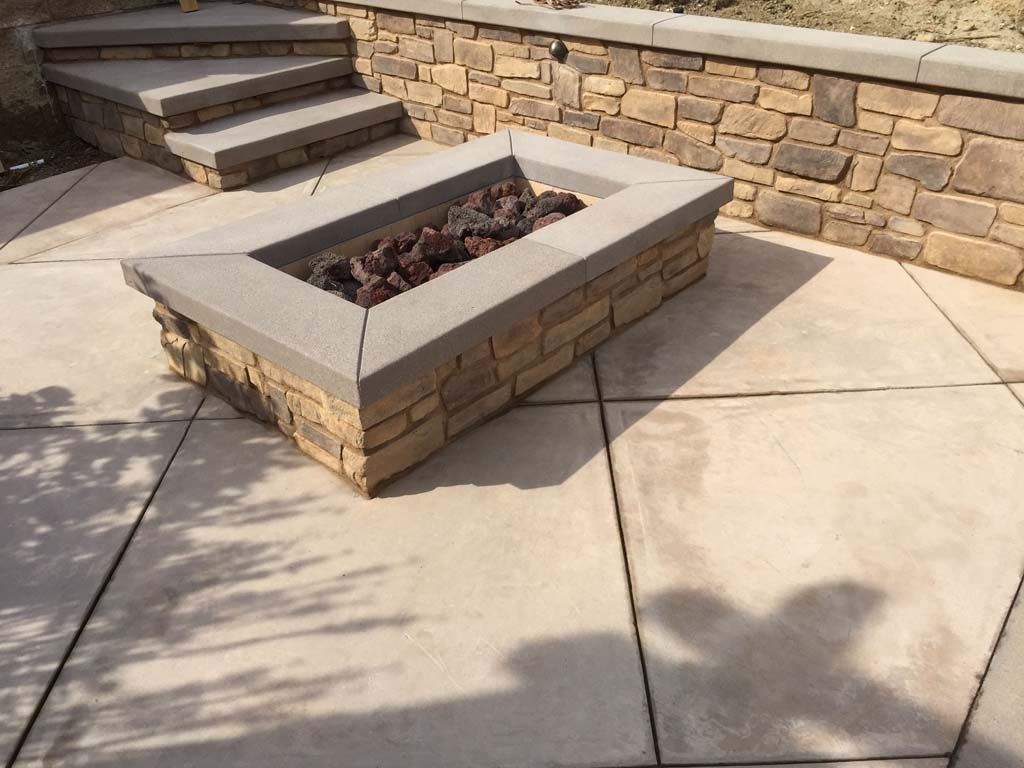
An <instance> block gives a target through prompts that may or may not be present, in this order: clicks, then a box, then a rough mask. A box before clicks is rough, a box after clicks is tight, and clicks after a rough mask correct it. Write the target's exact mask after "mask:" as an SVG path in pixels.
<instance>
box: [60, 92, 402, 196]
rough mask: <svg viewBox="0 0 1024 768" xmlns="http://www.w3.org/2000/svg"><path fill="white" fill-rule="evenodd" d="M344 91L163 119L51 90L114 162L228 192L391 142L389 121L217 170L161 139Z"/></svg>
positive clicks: (255, 100) (258, 100) (271, 97)
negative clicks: (123, 159)
mask: <svg viewBox="0 0 1024 768" xmlns="http://www.w3.org/2000/svg"><path fill="white" fill-rule="evenodd" d="M348 86H349V80H348V78H347V77H340V78H335V79H332V80H326V81H322V82H319V83H311V84H309V85H303V86H299V87H297V88H289V89H285V90H280V91H275V92H273V93H268V94H264V95H262V96H254V97H251V98H247V99H242V100H240V101H235V102H231V103H227V104H217V105H215V106H212V107H207V108H205V109H200V110H197V111H194V112H185V113H182V114H178V115H170V116H168V117H159V116H157V115H152V114H149V113H147V112H143V111H141V110H138V109H135V108H134V107H128V106H125V105H123V104H117V103H116V102H113V101H109V100H106V99H102V98H99V97H97V96H91V95H89V94H87V93H81V92H79V91H76V90H74V89H72V88H65V87H64V86H60V85H58V86H54V88H55V89H56V92H57V101H58V103H59V104H60V107H61V110H62V111H63V112H64V114H65V116H66V117H67V119H68V121H69V123H70V125H71V129H72V130H73V131H74V132H75V134H76V135H78V136H79V137H80V138H81V139H82V140H83V141H86V142H88V143H90V144H93V145H95V146H97V147H99V148H100V149H101V150H103V151H104V152H106V153H107V154H109V155H113V156H115V157H120V156H122V155H128V156H130V157H134V158H136V159H138V160H146V161H147V162H150V163H155V164H156V165H159V166H160V167H162V168H166V169H167V170H169V171H173V172H175V173H186V174H188V176H190V177H191V178H192V179H194V180H195V181H198V182H199V183H200V184H208V185H210V186H211V187H213V188H214V189H232V188H234V187H240V186H243V185H245V184H248V183H249V182H251V181H255V180H256V179H259V178H263V177H264V176H269V175H270V174H273V173H277V172H279V171H283V170H285V169H287V168H292V167H294V166H297V165H302V164H303V163H306V162H309V161H310V160H314V159H317V158H322V157H330V156H332V155H336V154H338V153H339V152H342V151H344V150H346V149H350V148H352V147H355V146H358V145H360V144H365V143H367V142H369V141H375V140H377V139H381V138H384V137H385V136H390V135H392V134H394V133H395V132H396V131H397V130H398V126H397V124H396V123H395V122H394V121H392V122H387V123H381V124H379V125H375V126H373V127H371V128H363V129H360V130H357V131H352V132H351V133H346V134H342V135H341V136H335V137H332V138H330V139H326V140H324V141H318V142H315V143H312V144H307V145H306V146H302V147H295V148H294V149H289V150H287V151H285V152H280V153H278V154H276V155H272V156H270V157H265V158H259V159H257V160H252V161H250V162H248V163H244V164H242V165H239V166H233V167H231V168H221V169H214V168H210V167H208V166H205V165H202V164H200V163H195V162H192V161H191V160H185V159H183V158H180V157H178V156H177V155H174V154H172V153H171V152H170V151H169V150H168V149H167V144H166V142H165V141H164V134H165V133H167V132H168V131H174V130H181V129H183V128H188V127H190V126H194V125H198V124H200V123H204V122H206V121H208V120H216V119H217V118H219V117H226V116H227V115H231V114H235V113H236V112H244V111H247V110H250V109H257V108H259V107H266V106H270V105H271V104H277V103H280V102H282V101H288V100H290V99H296V98H301V97H303V96H309V95H311V94H314V93H321V92H324V91H326V90H328V89H335V88H346V87H348Z"/></svg>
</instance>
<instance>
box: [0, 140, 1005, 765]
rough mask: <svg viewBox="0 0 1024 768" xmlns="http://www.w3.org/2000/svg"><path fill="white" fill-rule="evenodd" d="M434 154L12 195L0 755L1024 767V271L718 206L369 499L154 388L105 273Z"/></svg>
mask: <svg viewBox="0 0 1024 768" xmlns="http://www.w3.org/2000/svg"><path fill="white" fill-rule="evenodd" d="M437 149H438V147H437V146H436V145H432V144H429V143H427V142H420V141H417V140H414V139H410V138H408V137H396V138H394V139H390V140H388V141H387V142H386V143H381V144H378V145H374V146H370V147H363V148H360V150H358V152H356V153H350V154H347V155H344V156H342V157H339V158H335V159H333V160H331V161H322V162H320V163H315V164H310V165H308V166H304V167H301V168H297V169H293V170H292V171H290V172H288V173H287V174H284V175H282V176H280V177H277V178H276V179H270V180H267V181H265V182H261V183H260V184H258V185H254V186H252V187H249V188H248V189H246V190H242V191H237V192H228V193H216V194H211V193H210V190H209V189H207V188H206V187H199V186H198V185H195V184H192V183H191V182H187V181H185V180H184V179H182V178H179V177H177V176H174V175H172V174H169V173H164V172H162V171H159V170H156V169H154V168H152V167H150V166H145V165H143V164H141V163H137V162H135V161H132V160H127V159H120V160H115V161H109V162H106V163H102V164H100V165H98V166H96V167H94V168H92V169H86V170H83V171H76V172H73V173H72V174H67V175H65V176H64V177H56V178H54V179H48V180H46V181H44V182H40V183H39V186H36V185H32V186H29V187H25V188H21V189H17V190H14V191H11V192H6V193H3V194H0V212H2V213H3V216H2V217H0V220H2V221H3V224H2V225H0V243H3V242H4V239H5V238H7V239H8V240H9V241H8V242H7V243H6V245H3V246H2V247H0V264H2V266H0V306H3V307H4V309H5V313H4V318H5V319H4V321H3V322H2V323H0V372H2V373H0V542H2V544H0V551H2V553H3V559H2V560H0V577H2V579H0V757H2V759H4V760H6V761H9V765H13V766H17V768H22V767H23V766H25V767H27V766H32V768H42V767H43V766H46V767H47V768H70V767H71V766H102V767H103V768H114V766H118V767H120V766H129V765H130V766H161V767H162V766H171V765H173V766H184V765H189V766H201V767H203V768H206V767H207V766H210V767H211V768H212V766H239V768H241V766H245V767H246V768H251V766H264V765H266V766H275V767H277V766H292V765H296V766H297V765H302V766H337V765H345V766H347V767H351V768H363V767H364V766H365V767H366V768H370V767H374V768H376V767H377V766H382V767H384V766H386V767H391V766H394V767H396V768H397V766H410V765H415V766H428V767H429V766H437V767H438V768H441V767H443V768H499V767H501V768H505V767H507V766H517V767H518V766H522V767H524V768H525V767H527V766H591V767H593V768H613V767H615V766H654V765H665V766H680V765H685V766H690V767H691V768H699V767H703V766H725V765H743V766H747V768H756V766H758V765H773V766H779V765H797V764H804V765H808V764H813V765H816V766H829V767H830V768H940V767H942V766H947V765H949V764H952V765H955V766H962V767H963V768H1021V766H1024V744H1022V743H1021V741H1020V739H1019V728H1018V729H1017V730H1016V731H1015V730H1014V725H1015V724H1019V722H1020V721H1021V718H1024V705H1022V704H1021V702H1024V680H1022V679H1021V676H1020V669H1021V668H1022V667H1024V644H1022V643H1021V635H1022V618H1021V614H1020V611H1019V610H1018V611H1011V607H1012V606H1013V604H1014V601H1015V599H1017V595H1018V591H1019V587H1020V580H1021V574H1022V570H1024V505H1022V504H1021V501H1020V500H1021V499H1022V498H1024V375H1022V373H1024V331H1022V328H1024V294H1020V293H1014V292H1011V291H1008V290H1003V289H999V288H993V287H990V286H987V285H984V284H981V283H977V282H972V281H969V280H965V279H963V278H959V277H955V276H950V275H946V274H942V273H938V272H935V271H930V270H924V269H917V268H914V267H907V266H904V265H901V264H899V263H898V262H895V261H889V260H885V259H881V258H878V257H874V256H870V255H866V254H863V253H860V252H855V251H852V250H847V249H844V248H839V247H836V246H830V245H824V244H822V243H818V242H815V241H811V240H806V239H802V238H798V237H795V236H790V235H785V234H779V233H773V232H766V231H763V230H760V229H758V228H755V227H750V226H749V225H746V224H744V223H743V222H734V221H729V220H725V219H722V220H720V222H719V230H720V232H719V235H718V236H717V239H716V243H715V246H714V254H713V258H712V264H711V268H710V271H709V274H708V276H707V277H706V278H705V279H704V280H703V281H702V282H700V283H699V284H697V285H696V286H694V287H693V288H691V289H689V290H687V291H684V292H683V293H682V294H680V295H679V296H677V297H675V298H673V299H672V300H670V301H669V302H667V303H666V304H665V305H664V306H663V307H662V308H661V310H660V311H659V312H658V313H655V314H654V315H652V316H651V317H650V318H648V319H646V320H644V321H642V322H641V323H640V324H639V325H637V326H636V327H634V328H632V329H631V330H629V331H628V332H627V333H625V334H623V335H622V336H620V337H618V338H616V339H615V340H613V341H611V342H610V343H609V344H607V345H605V346H604V347H602V348H600V349H599V350H598V352H597V353H596V355H595V356H594V357H593V358H588V359H586V360H584V361H582V362H581V363H580V364H578V365H576V366H574V367H573V368H572V369H570V370H569V371H567V372H566V373H565V374H563V376H562V377H560V378H559V379H558V380H556V381H553V382H552V383H551V384H549V385H548V386H547V387H546V388H544V389H543V390H541V391H539V392H538V393H536V394H535V395H534V396H533V397H532V398H531V399H530V401H529V402H528V403H526V404H524V405H523V406H521V407H519V408H516V409H514V410H513V411H511V412H509V413H508V414H506V415H505V416H503V417H501V418H500V419H498V420H496V421H493V422H491V423H489V424H487V425H485V426H483V427H481V428H479V429H477V430H475V431H474V432H472V433H471V434H469V435H467V436H466V437H465V438H464V439H462V440H460V441H459V442H457V443H455V444H453V445H452V446H449V447H448V448H446V449H445V450H444V451H442V452H441V453H440V454H438V455H437V456H435V457H434V458H432V459H431V460H429V461H428V462H427V463H426V464H424V465H423V466H421V467H420V468H418V469H417V470H415V471H414V472H412V473H411V474H410V475H408V476H407V477H405V478H404V479H402V480H401V481H399V482H398V483H396V484H395V485H394V486H393V487H391V488H390V489H389V490H388V491H387V492H386V493H385V494H384V497H383V498H379V499H376V500H372V501H367V500H365V499H363V498H361V497H358V496H356V495H355V494H354V492H352V491H351V490H350V488H349V487H348V486H347V485H345V484H344V483H343V482H342V481H341V480H339V479H338V478H337V477H335V476H334V475H332V474H331V473H330V472H328V471H327V470H325V469H322V468H321V467H319V466H318V465H316V464H314V463H312V462H310V461H309V460H308V459H307V458H305V457H304V456H302V455H301V454H299V453H298V452H296V451H295V450H294V448H293V447H292V445H291V444H290V443H289V442H288V441H286V440H285V439H284V438H283V437H281V436H279V435H278V434H277V433H276V432H274V431H271V430H270V429H269V428H267V427H265V426H263V425H260V424H257V423H255V422H253V421H251V420H249V419H247V418H242V417H240V416H239V414H237V413H236V412H235V411H234V410H233V409H231V408H230V407H229V406H227V405H226V404H224V403H222V402H220V401H218V400H216V399H215V398H213V397H209V396H205V397H204V394H203V393H202V392H201V391H199V390H197V389H195V388H193V387H192V386H191V385H188V384H185V383H183V382H181V381H180V380H178V379H177V378H176V377H174V376H172V375H171V374H169V373H168V372H167V370H166V367H165V363H164V360H163V355H162V352H161V350H160V347H159V343H158V338H157V335H158V334H157V325H156V323H155V322H154V321H153V320H152V319H151V318H150V316H149V313H150V310H151V306H150V305H149V303H148V302H147V301H146V300H145V299H143V298H142V297H140V296H139V295H138V294H136V293H134V292H133V291H131V290H130V289H128V288H127V287H126V286H124V285H123V281H122V279H121V274H120V269H119V266H118V259H120V258H123V257H126V256H129V255H131V254H132V251H133V250H135V249H138V248H142V247H149V246H152V245H154V244H159V243H161V242H169V241H170V240H173V239H177V238H179V237H182V236H184V235H188V234H193V233H196V232H200V231H202V230H203V229H205V228H208V227H212V226H214V225H217V224H223V223H225V222H226V221H230V220H234V219H238V218H242V217H244V216H247V215H252V214H253V213H265V214H266V215H273V210H274V206H275V205H277V204H278V203H279V202H280V201H281V200H285V199H291V198H293V197H299V196H302V195H310V194H315V193H316V192H318V191H321V190H323V189H325V188H328V187H332V186H338V185H341V184H345V183H350V182H352V181H356V180H358V179H359V177H360V176H361V175H362V174H364V173H367V172H369V171H370V169H374V168H380V167H398V166H400V164H401V163H403V162H405V161H407V160H409V159H411V158H414V157H416V156H419V155H421V154H425V153H429V152H433V151H437ZM354 193H356V192H354ZM1000 638H1001V639H1000ZM979 692H980V695H979ZM1014 707H1016V708H1017V711H1016V713H1015V711H1014ZM1008 713H1009V714H1008ZM1017 714H1019V716H1017ZM951 760H952V763H951Z"/></svg>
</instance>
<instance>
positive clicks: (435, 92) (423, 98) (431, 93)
mask: <svg viewBox="0 0 1024 768" xmlns="http://www.w3.org/2000/svg"><path fill="white" fill-rule="evenodd" d="M406 90H407V92H408V94H409V98H410V99H411V100H412V101H418V102H419V103H421V104H429V105H430V106H432V107H439V106H441V102H442V101H443V98H444V93H443V92H442V90H441V87H440V86H437V85H433V84H431V83H421V82H418V81H414V80H410V81H409V82H408V83H406Z"/></svg>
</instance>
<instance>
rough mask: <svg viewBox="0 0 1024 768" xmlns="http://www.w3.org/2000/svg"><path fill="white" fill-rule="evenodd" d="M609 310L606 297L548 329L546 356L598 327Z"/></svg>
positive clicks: (545, 347) (545, 335)
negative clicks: (593, 326) (593, 327)
mask: <svg viewBox="0 0 1024 768" xmlns="http://www.w3.org/2000/svg"><path fill="white" fill-rule="evenodd" d="M609 308H610V302H609V299H608V297H607V296H605V297H603V298H601V299H598V300H597V301H595V302H593V303H592V304H589V305H588V306H586V307H584V308H583V309H582V310H580V311H579V312H578V313H577V314H575V315H573V316H572V317H570V318H569V319H568V320H563V321H562V322H561V323H559V324H558V325H555V326H553V327H552V328H550V329H548V331H547V333H545V334H544V354H549V353H551V352H553V351H554V350H555V349H557V348H558V347H560V346H562V345H563V344H566V343H568V342H570V341H571V340H573V339H574V338H576V337H577V336H579V335H580V334H582V333H583V332H584V331H585V330H587V329H588V328H590V327H591V326H592V325H596V324H597V323H598V322H600V321H601V320H602V319H604V318H605V317H607V316H608V312H609ZM517 394H518V387H517Z"/></svg>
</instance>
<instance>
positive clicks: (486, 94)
mask: <svg viewBox="0 0 1024 768" xmlns="http://www.w3.org/2000/svg"><path fill="white" fill-rule="evenodd" d="M469 98H470V99H472V100H473V101H479V102H483V103H484V104H493V105H494V106H496V107H501V108H502V109H505V108H506V107H508V102H509V95H508V93H507V92H506V91H503V90H501V89H500V88H493V87H492V86H489V85H481V84H480V83H470V84H469Z"/></svg>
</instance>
